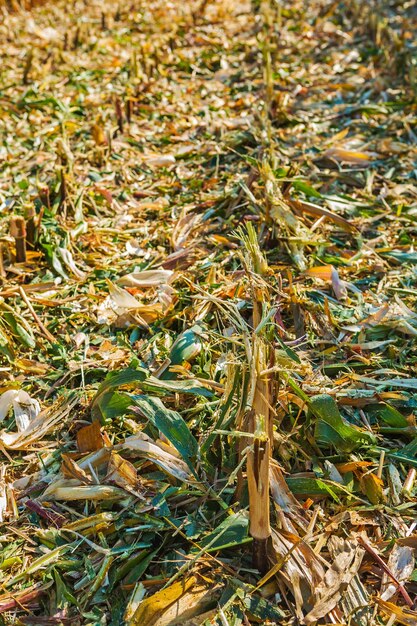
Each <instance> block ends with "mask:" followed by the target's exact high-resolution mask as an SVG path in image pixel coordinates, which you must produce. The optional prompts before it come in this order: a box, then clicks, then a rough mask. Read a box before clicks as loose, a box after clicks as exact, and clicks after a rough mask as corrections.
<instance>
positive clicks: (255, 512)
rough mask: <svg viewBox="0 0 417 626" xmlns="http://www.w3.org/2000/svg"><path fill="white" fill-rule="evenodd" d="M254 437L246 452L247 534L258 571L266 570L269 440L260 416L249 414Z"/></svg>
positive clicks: (268, 527) (269, 530)
mask: <svg viewBox="0 0 417 626" xmlns="http://www.w3.org/2000/svg"><path fill="white" fill-rule="evenodd" d="M253 421H255V424H254V432H255V437H254V439H253V446H252V449H251V450H250V451H249V452H248V463H247V475H248V489H249V519H250V534H251V536H252V537H253V565H254V567H256V568H257V569H258V570H259V571H260V572H261V574H265V572H267V571H268V569H269V565H268V556H267V547H268V540H269V537H270V535H271V527H270V524H269V459H270V442H269V436H268V433H267V432H266V430H265V420H264V418H263V417H262V416H253Z"/></svg>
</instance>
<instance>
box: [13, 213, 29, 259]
mask: <svg viewBox="0 0 417 626" xmlns="http://www.w3.org/2000/svg"><path fill="white" fill-rule="evenodd" d="M10 234H11V236H12V237H13V239H14V240H15V246H16V261H17V263H25V262H26V224H25V220H24V218H23V217H12V218H11V219H10Z"/></svg>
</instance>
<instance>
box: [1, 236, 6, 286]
mask: <svg viewBox="0 0 417 626" xmlns="http://www.w3.org/2000/svg"><path fill="white" fill-rule="evenodd" d="M0 276H1V277H2V278H4V277H5V276H6V271H5V269H4V260H3V244H2V243H0Z"/></svg>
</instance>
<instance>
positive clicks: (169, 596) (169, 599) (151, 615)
mask: <svg viewBox="0 0 417 626" xmlns="http://www.w3.org/2000/svg"><path fill="white" fill-rule="evenodd" d="M195 583H196V579H195V577H194V576H190V577H189V578H186V579H185V580H182V581H178V582H174V583H173V584H172V585H170V586H169V587H167V588H166V589H161V590H160V591H157V592H156V593H154V594H153V595H152V596H151V597H150V598H146V600H144V601H143V602H141V603H140V605H139V607H138V608H137V610H136V612H135V613H134V615H133V617H132V618H131V620H130V621H129V622H128V626H153V625H154V624H155V623H156V622H157V620H158V619H159V618H160V617H161V616H162V615H163V613H164V612H165V611H166V610H167V609H168V608H169V607H170V606H171V605H172V604H174V602H177V600H179V599H180V598H181V597H182V596H183V595H185V594H186V592H187V591H188V590H189V589H191V588H192V587H193V586H194V585H195Z"/></svg>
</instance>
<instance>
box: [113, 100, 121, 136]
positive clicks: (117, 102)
mask: <svg viewBox="0 0 417 626" xmlns="http://www.w3.org/2000/svg"><path fill="white" fill-rule="evenodd" d="M114 108H115V109H116V118H117V127H118V129H119V131H120V132H121V133H123V109H122V103H121V102H120V98H116V100H115V101H114Z"/></svg>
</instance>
